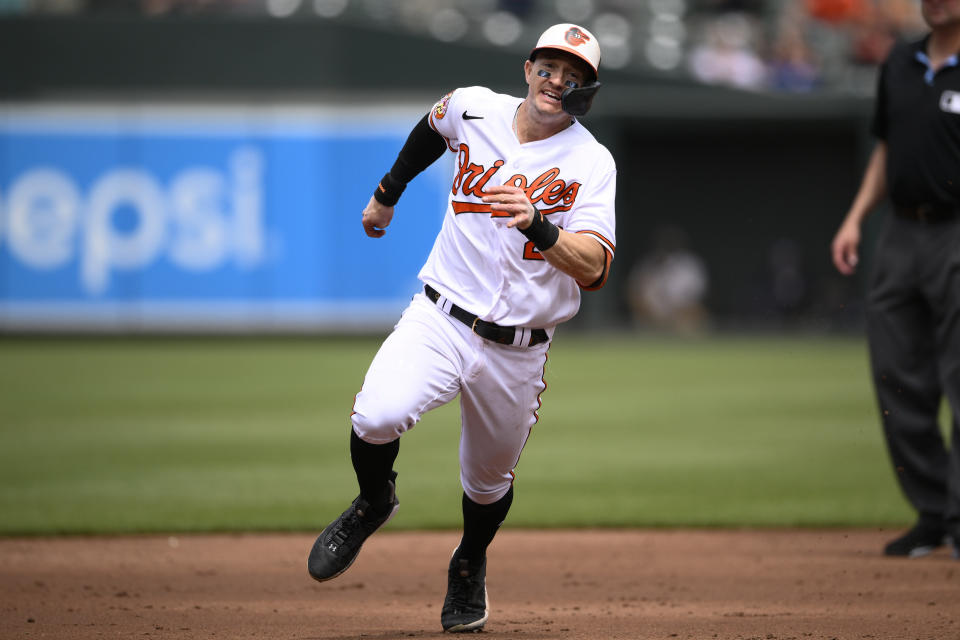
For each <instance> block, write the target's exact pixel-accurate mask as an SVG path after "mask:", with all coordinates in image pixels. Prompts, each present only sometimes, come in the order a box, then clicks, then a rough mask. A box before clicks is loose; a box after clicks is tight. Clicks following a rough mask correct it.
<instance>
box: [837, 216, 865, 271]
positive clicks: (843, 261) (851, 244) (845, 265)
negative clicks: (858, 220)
mask: <svg viewBox="0 0 960 640" xmlns="http://www.w3.org/2000/svg"><path fill="white" fill-rule="evenodd" d="M859 246H860V227H859V225H857V224H853V223H844V224H843V225H842V226H841V227H840V230H839V231H837V235H836V236H834V238H833V244H831V245H830V251H831V253H832V255H833V265H834V266H835V267H836V268H837V271H839V272H840V273H842V274H843V275H845V276H849V275H851V274H852V273H853V272H854V271H856V268H857V262H858V258H857V248H858V247H859Z"/></svg>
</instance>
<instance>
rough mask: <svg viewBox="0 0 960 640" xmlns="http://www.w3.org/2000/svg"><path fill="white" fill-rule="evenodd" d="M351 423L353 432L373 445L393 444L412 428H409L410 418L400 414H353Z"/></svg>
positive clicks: (377, 412)
mask: <svg viewBox="0 0 960 640" xmlns="http://www.w3.org/2000/svg"><path fill="white" fill-rule="evenodd" d="M351 421H352V422H353V430H354V431H355V432H356V434H357V435H358V436H360V439H361V440H364V441H366V442H369V443H371V444H384V443H386V442H393V441H394V440H396V439H397V438H399V437H400V436H401V435H402V434H403V432H404V431H406V430H407V429H409V428H410V427H409V426H407V423H408V422H409V417H408V416H404V415H402V414H401V413H400V412H389V411H376V412H364V413H359V412H357V413H354V414H353V416H352V417H351Z"/></svg>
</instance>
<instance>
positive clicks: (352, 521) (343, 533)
mask: <svg viewBox="0 0 960 640" xmlns="http://www.w3.org/2000/svg"><path fill="white" fill-rule="evenodd" d="M359 526H360V518H358V517H357V514H356V512H355V511H351V512H350V513H349V514H348V515H347V516H346V517H345V518H343V520H342V521H341V523H340V526H339V527H338V528H337V530H336V531H334V532H333V535H331V536H330V537H331V538H332V539H333V541H334V542H336V543H337V546H338V547H339V546H341V545H343V543H344V542H346V541H347V539H348V538H350V535H351V534H352V533H353V532H354V531H356V529H357V528H358V527H359Z"/></svg>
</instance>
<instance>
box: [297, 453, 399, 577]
mask: <svg viewBox="0 0 960 640" xmlns="http://www.w3.org/2000/svg"><path fill="white" fill-rule="evenodd" d="M396 479H397V473H396V471H394V472H393V475H392V476H391V479H390V481H389V483H390V502H389V503H388V505H387V509H386V510H385V511H384V512H379V511H374V510H373V509H371V508H370V503H369V502H367V501H366V500H364V499H363V498H362V497H360V496H357V498H356V500H354V501H353V503H351V504H350V506H349V507H347V510H346V511H344V512H343V513H342V514H340V517H339V518H337V519H336V520H334V521H333V522H331V523H330V524H328V525H327V528H326V529H324V530H323V532H322V533H321V534H320V535H319V536H318V537H317V540H316V542H314V543H313V548H312V549H310V557H309V558H307V571H309V572H310V575H311V576H312V577H313V579H314V580H317V581H319V582H324V581H325V580H332V579H333V578H336V577H337V576H339V575H340V574H341V573H343V572H344V571H346V570H347V569H349V568H350V565H352V564H353V561H354V560H356V559H357V555H359V553H360V547H362V546H363V543H364V542H365V541H366V539H367V538H369V537H370V535H371V534H372V533H373V532H374V531H376V530H377V529H379V528H380V527H382V526H383V525H385V524H386V523H387V522H389V521H390V519H391V518H392V517H393V516H394V514H395V513H396V512H397V509H399V508H400V501H399V500H397V487H396V484H395V481H396Z"/></svg>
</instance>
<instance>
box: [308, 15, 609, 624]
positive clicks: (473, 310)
mask: <svg viewBox="0 0 960 640" xmlns="http://www.w3.org/2000/svg"><path fill="white" fill-rule="evenodd" d="M599 64H600V47H599V44H598V43H597V40H596V38H595V37H594V36H593V34H591V33H590V32H589V31H587V30H586V29H584V28H583V27H579V26H576V25H573V24H558V25H554V26H552V27H550V28H549V29H547V30H546V31H545V32H544V33H543V35H542V36H541V37H540V39H539V40H538V42H537V44H536V47H534V49H533V50H532V51H531V53H530V56H529V59H528V60H526V61H525V62H524V66H523V71H524V77H525V79H526V82H527V85H528V90H527V95H526V97H525V98H515V97H512V96H508V95H501V94H496V93H494V92H492V91H490V90H489V89H486V88H483V87H467V88H460V89H457V90H455V91H452V92H451V93H448V94H447V95H445V96H443V97H442V98H441V99H440V101H439V102H437V103H436V104H435V105H434V106H433V108H432V109H431V110H430V112H429V113H428V114H427V115H426V116H424V117H423V119H422V120H421V121H420V122H419V124H417V125H416V126H415V127H414V129H413V131H412V132H411V133H410V136H409V138H408V139H407V141H406V143H405V144H404V146H403V148H402V149H401V150H400V153H399V156H398V157H397V160H396V162H395V163H394V165H393V167H392V168H391V169H390V171H389V172H387V174H386V175H384V176H383V178H382V179H381V181H380V184H379V185H378V187H377V188H376V190H375V191H374V194H373V197H372V198H371V199H370V202H369V203H368V204H367V206H366V208H365V209H364V210H363V220H362V222H363V228H364V230H365V231H366V233H367V235H368V236H370V237H373V238H379V237H381V236H383V235H384V233H386V229H387V227H388V225H389V224H390V222H391V220H392V219H393V214H394V205H395V204H396V203H397V201H398V200H399V198H400V195H401V194H402V193H403V190H404V188H405V187H406V185H407V183H408V182H410V180H412V179H413V178H414V176H416V175H417V174H419V173H420V172H421V171H423V170H424V169H425V168H426V167H428V166H429V165H430V164H431V163H433V162H434V161H435V160H437V159H438V158H439V157H440V156H441V155H443V153H444V152H446V151H450V152H451V153H454V154H456V163H455V168H454V171H453V176H452V184H451V188H450V197H449V201H448V204H447V210H446V216H445V218H444V221H443V226H442V228H441V230H440V232H439V234H438V236H437V238H436V241H435V244H434V246H433V249H432V250H431V252H430V255H429V257H428V258H427V262H426V264H425V265H424V266H423V268H422V269H421V271H420V274H419V277H420V280H421V281H422V282H423V285H424V286H423V291H422V292H420V293H418V294H416V295H415V296H414V298H413V300H412V301H411V303H410V305H409V307H407V309H406V310H405V311H404V312H403V315H402V317H401V318H400V321H399V322H398V323H397V325H396V326H395V328H394V330H393V332H392V333H391V334H390V335H389V336H388V337H387V339H386V340H385V341H384V343H383V345H382V346H381V348H380V350H379V351H378V352H377V354H376V356H375V357H374V359H373V362H372V363H371V365H370V368H369V370H368V371H367V375H366V377H365V379H364V381H363V387H362V389H361V390H360V393H359V394H358V395H357V397H356V401H355V404H354V407H353V413H352V414H351V422H352V430H351V434H350V455H351V459H352V462H353V467H354V470H355V471H356V475H357V481H358V483H359V485H360V495H359V496H357V498H356V499H355V500H354V501H353V503H352V504H351V505H350V506H349V507H348V508H347V510H346V511H344V512H343V513H342V514H341V515H340V517H338V518H337V519H336V520H334V521H333V522H332V523H330V525H328V526H327V527H326V529H324V530H323V532H322V533H321V534H320V536H319V537H318V538H317V540H316V542H315V543H314V545H313V548H312V549H311V551H310V556H309V559H308V570H309V572H310V575H311V576H312V577H313V578H315V579H316V580H320V581H323V580H330V579H331V578H335V577H336V576H338V575H340V574H341V573H343V572H344V571H346V570H347V568H348V567H349V566H350V565H351V564H352V563H353V561H354V560H355V559H356V557H357V554H358V553H359V551H360V547H361V545H362V544H363V543H364V541H365V540H366V539H367V538H368V537H369V536H370V535H371V534H372V533H373V532H374V531H376V530H377V529H379V528H380V527H381V526H383V525H384V524H386V523H387V521H389V520H390V518H391V517H393V515H394V514H395V513H396V511H397V508H398V506H399V500H398V499H397V492H396V479H397V474H396V472H395V471H393V463H394V460H395V459H396V457H397V454H398V452H399V446H400V440H399V439H400V437H401V436H402V435H403V434H404V432H406V431H407V430H409V429H411V428H413V426H414V425H415V424H416V423H417V421H418V420H420V418H421V416H423V414H424V413H426V412H427V411H430V410H431V409H434V408H436V407H439V406H441V405H443V404H446V403H448V402H450V401H451V400H453V399H454V398H455V397H457V396H458V395H459V397H460V410H461V423H462V424H461V436H460V482H461V485H462V487H463V499H462V510H463V535H462V538H461V540H460V544H459V545H458V546H457V548H456V549H455V550H454V551H453V555H452V557H451V558H450V565H449V569H448V582H447V594H446V598H445V599H444V602H443V608H442V610H441V615H440V618H441V624H442V626H443V628H444V630H446V631H452V632H461V631H478V630H480V629H481V628H483V626H484V624H485V623H486V621H487V614H488V603H487V590H486V570H487V562H486V550H487V547H488V546H489V545H490V543H491V542H492V540H493V537H494V535H495V533H496V531H497V529H498V528H499V527H500V525H501V524H502V523H503V521H504V519H505V518H506V515H507V511H508V510H509V509H510V505H511V502H512V501H513V479H514V467H516V465H517V463H518V461H519V459H520V453H521V451H522V450H523V447H524V445H525V444H526V442H527V438H528V437H529V436H530V431H531V429H532V428H533V425H534V424H535V423H536V422H537V419H538V415H537V410H538V409H539V407H540V394H541V393H542V392H543V391H544V389H545V388H546V384H545V383H544V381H543V374H544V366H545V364H546V361H547V349H548V347H549V345H550V342H551V340H552V337H553V333H554V328H555V327H556V326H557V325H558V324H560V323H562V322H564V321H566V320H569V319H570V318H571V317H573V315H574V314H576V312H577V310H578V308H579V305H580V290H581V289H586V290H592V289H598V288H600V287H602V286H603V284H604V283H605V281H606V279H607V275H608V273H609V269H610V263H611V260H612V259H613V254H614V245H615V222H614V196H615V190H616V165H615V164H614V161H613V158H612V157H611V155H610V153H609V152H608V151H607V149H606V148H604V147H603V146H602V145H600V144H599V143H598V142H597V141H596V140H595V139H594V138H593V136H592V135H591V134H590V133H589V132H588V131H587V130H586V129H585V128H584V127H583V126H582V125H581V124H580V123H579V122H577V120H576V117H575V116H578V115H583V114H585V113H586V112H587V110H588V109H589V108H590V105H591V103H592V100H593V97H594V95H595V94H596V92H597V89H598V88H599V83H598V82H597V70H598V67H599Z"/></svg>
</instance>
